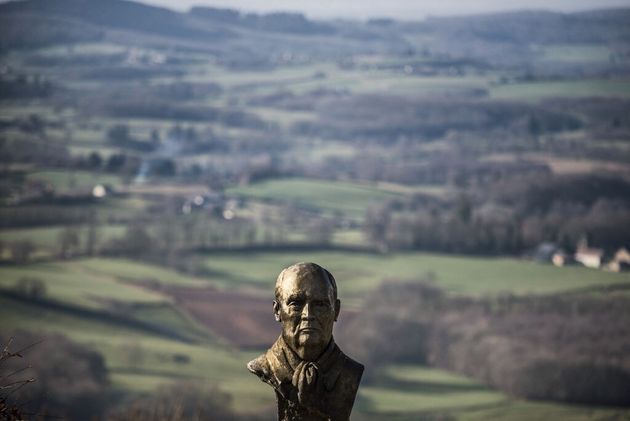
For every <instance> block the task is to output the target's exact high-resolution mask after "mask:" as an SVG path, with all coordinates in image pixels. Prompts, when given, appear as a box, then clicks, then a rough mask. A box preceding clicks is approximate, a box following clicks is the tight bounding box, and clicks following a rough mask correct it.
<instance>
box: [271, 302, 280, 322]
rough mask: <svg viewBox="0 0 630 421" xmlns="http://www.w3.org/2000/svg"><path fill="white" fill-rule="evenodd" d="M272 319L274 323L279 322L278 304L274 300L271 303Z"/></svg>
mask: <svg viewBox="0 0 630 421" xmlns="http://www.w3.org/2000/svg"><path fill="white" fill-rule="evenodd" d="M273 317H274V318H275V319H276V322H279V321H280V303H278V302H277V301H275V300H274V302H273Z"/></svg>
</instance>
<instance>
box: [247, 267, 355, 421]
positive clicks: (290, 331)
mask: <svg viewBox="0 0 630 421" xmlns="http://www.w3.org/2000/svg"><path fill="white" fill-rule="evenodd" d="M275 296H276V298H275V301H274V302H273V314H274V316H275V319H276V321H278V322H280V324H281V325H282V333H281V334H280V337H279V338H278V340H276V342H275V343H274V344H273V345H272V346H271V348H269V350H267V352H266V353H264V354H263V355H261V356H260V357H258V358H256V359H254V360H252V361H250V362H249V363H248V364H247V368H248V369H249V371H251V372H252V373H254V374H255V375H257V376H258V377H259V378H260V379H261V380H262V381H263V382H265V383H268V384H269V385H271V386H272V387H273V388H274V390H275V393H276V399H277V402H278V419H279V420H280V421H298V420H300V421H321V420H330V421H346V420H349V419H350V412H351V411H352V405H353V403H354V398H355V396H356V394H357V390H358V388H359V382H360V381H361V375H362V374H363V365H361V364H359V363H358V362H356V361H354V360H352V359H351V358H350V357H348V356H346V355H345V354H344V353H343V352H341V350H340V349H339V347H338V346H337V345H336V344H335V341H334V339H333V335H332V331H333V324H334V322H336V321H337V317H338V316H339V310H340V309H341V302H340V301H339V299H338V298H337V283H336V282H335V278H333V276H332V275H331V274H330V272H328V271H327V270H326V269H324V268H322V267H321V266H319V265H316V264H315V263H297V264H295V265H293V266H290V267H288V268H286V269H284V270H283V271H282V272H281V273H280V275H279V276H278V279H277V281H276V288H275Z"/></svg>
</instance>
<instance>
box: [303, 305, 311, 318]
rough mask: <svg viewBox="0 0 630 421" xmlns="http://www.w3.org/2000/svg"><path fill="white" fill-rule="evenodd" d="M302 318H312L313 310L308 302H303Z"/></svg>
mask: <svg viewBox="0 0 630 421" xmlns="http://www.w3.org/2000/svg"><path fill="white" fill-rule="evenodd" d="M302 319H303V320H311V319H313V312H312V309H311V305H310V304H308V303H307V304H304V307H303V308H302Z"/></svg>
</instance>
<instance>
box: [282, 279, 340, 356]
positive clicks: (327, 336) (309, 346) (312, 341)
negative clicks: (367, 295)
mask: <svg viewBox="0 0 630 421" xmlns="http://www.w3.org/2000/svg"><path fill="white" fill-rule="evenodd" d="M277 300H278V301H274V306H273V308H274V314H275V317H276V320H277V321H279V322H280V323H281V324H282V337H283V338H284V340H285V342H286V343H287V345H289V346H290V347H291V349H293V350H294V351H295V352H296V353H297V354H298V355H299V356H300V358H302V359H304V360H307V361H313V360H316V359H317V358H318V357H319V356H320V355H321V353H322V352H323V351H324V350H325V349H326V346H327V345H328V344H329V343H330V340H331V339H332V330H333V324H334V322H335V320H337V316H338V315H339V309H340V303H339V300H335V299H334V296H333V290H332V287H331V286H330V283H329V281H328V280H327V279H326V278H325V277H324V275H323V273H322V272H321V271H313V270H300V269H299V268H298V269H297V270H295V271H288V273H285V275H284V278H283V279H282V283H281V285H280V294H279V297H278V298H277Z"/></svg>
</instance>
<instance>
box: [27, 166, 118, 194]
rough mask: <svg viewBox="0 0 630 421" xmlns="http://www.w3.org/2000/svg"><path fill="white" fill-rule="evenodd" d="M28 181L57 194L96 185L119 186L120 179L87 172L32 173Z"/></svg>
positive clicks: (57, 171) (50, 171)
mask: <svg viewBox="0 0 630 421" xmlns="http://www.w3.org/2000/svg"><path fill="white" fill-rule="evenodd" d="M27 179H28V180H29V181H43V182H45V183H46V184H49V185H50V186H51V187H52V188H54V189H55V191H57V192H68V191H72V190H74V189H77V188H84V189H88V188H89V189H91V188H92V187H94V186H95V185H96V184H110V185H112V186H117V185H119V184H120V177H118V176H115V175H111V174H99V173H93V172H89V171H61V170H49V171H34V172H32V173H30V174H28V176H27Z"/></svg>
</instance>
